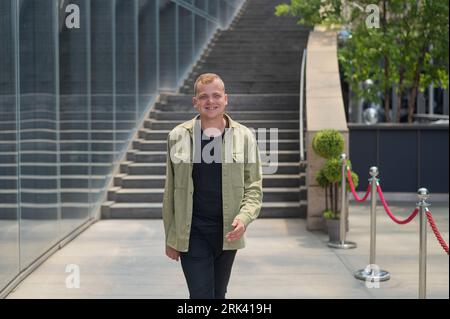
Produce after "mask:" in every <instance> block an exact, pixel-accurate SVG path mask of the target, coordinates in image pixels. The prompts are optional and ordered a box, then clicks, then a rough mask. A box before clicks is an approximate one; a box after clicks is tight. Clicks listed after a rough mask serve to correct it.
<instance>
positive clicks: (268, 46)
mask: <svg viewBox="0 0 450 319" xmlns="http://www.w3.org/2000/svg"><path fill="white" fill-rule="evenodd" d="M306 42H307V41H306V40H296V41H289V42H281V43H280V42H272V41H271V42H259V43H252V42H245V41H229V42H220V43H217V44H210V45H208V46H207V49H211V48H212V49H213V50H222V49H229V50H232V49H234V50H247V49H248V50H259V51H264V50H276V49H277V48H278V49H279V50H280V51H291V50H297V51H298V52H299V53H300V52H302V51H303V49H304V48H306Z"/></svg>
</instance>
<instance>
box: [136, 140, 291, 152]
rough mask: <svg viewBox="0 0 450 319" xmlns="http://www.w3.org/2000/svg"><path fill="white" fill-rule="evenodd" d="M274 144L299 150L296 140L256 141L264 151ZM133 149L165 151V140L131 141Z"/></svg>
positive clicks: (287, 148)
mask: <svg viewBox="0 0 450 319" xmlns="http://www.w3.org/2000/svg"><path fill="white" fill-rule="evenodd" d="M270 143H272V144H275V145H276V146H277V149H279V150H299V147H300V146H299V143H298V140H273V141H270V140H264V139H258V145H259V147H260V149H262V146H264V147H265V149H270V147H271V145H270ZM133 149H135V150H139V151H166V150H167V142H166V141H165V140H163V141H161V140H157V141H147V140H134V141H133Z"/></svg>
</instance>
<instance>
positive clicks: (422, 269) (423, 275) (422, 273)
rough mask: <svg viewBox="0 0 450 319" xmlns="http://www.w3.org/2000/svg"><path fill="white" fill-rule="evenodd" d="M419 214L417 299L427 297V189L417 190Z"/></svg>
mask: <svg viewBox="0 0 450 319" xmlns="http://www.w3.org/2000/svg"><path fill="white" fill-rule="evenodd" d="M417 197H418V198H419V202H418V203H417V206H418V207H419V216H420V244H419V299H425V298H426V297H427V214H426V209H427V207H428V206H430V204H429V203H428V202H427V199H428V198H429V195H428V190H427V189H426V188H420V189H419V190H418V191H417Z"/></svg>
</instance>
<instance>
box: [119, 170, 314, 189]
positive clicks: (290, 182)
mask: <svg viewBox="0 0 450 319" xmlns="http://www.w3.org/2000/svg"><path fill="white" fill-rule="evenodd" d="M165 177H166V176H165V175H126V174H119V175H116V176H115V177H114V186H117V187H122V188H123V189H126V188H164V185H165ZM304 184H305V174H304V173H302V174H278V175H277V174H274V175H264V176H263V187H281V186H283V187H300V185H304Z"/></svg>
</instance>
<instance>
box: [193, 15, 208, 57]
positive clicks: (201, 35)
mask: <svg viewBox="0 0 450 319" xmlns="http://www.w3.org/2000/svg"><path fill="white" fill-rule="evenodd" d="M207 33H208V22H207V20H206V19H205V18H203V17H201V16H199V15H195V56H198V55H199V54H201V50H202V49H203V46H204V45H205V42H206V40H207V36H208V34H207Z"/></svg>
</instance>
